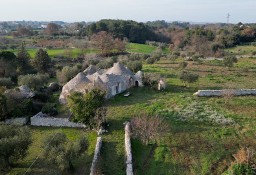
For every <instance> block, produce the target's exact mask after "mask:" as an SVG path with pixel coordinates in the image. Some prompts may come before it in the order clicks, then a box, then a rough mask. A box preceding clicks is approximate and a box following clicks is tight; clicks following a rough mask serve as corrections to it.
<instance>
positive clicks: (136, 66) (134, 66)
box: [127, 61, 142, 73]
mask: <svg viewBox="0 0 256 175" xmlns="http://www.w3.org/2000/svg"><path fill="white" fill-rule="evenodd" d="M127 67H128V68H129V69H130V70H131V71H133V72H134V73H136V72H138V71H139V70H142V62H141V61H129V62H128V63H127Z"/></svg>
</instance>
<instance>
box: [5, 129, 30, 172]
mask: <svg viewBox="0 0 256 175" xmlns="http://www.w3.org/2000/svg"><path fill="white" fill-rule="evenodd" d="M31 142H32V141H31V133H30V132H29V129H28V128H25V127H21V128H19V127H11V126H6V125H0V167H1V168H4V169H6V168H9V167H10V165H11V164H12V163H13V162H15V161H17V160H19V159H22V158H24V157H25V156H26V154H27V151H28V148H29V145H30V144H31Z"/></svg>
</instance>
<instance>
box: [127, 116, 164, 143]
mask: <svg viewBox="0 0 256 175" xmlns="http://www.w3.org/2000/svg"><path fill="white" fill-rule="evenodd" d="M131 129H132V135H133V136H134V137H137V138H139V139H140V140H141V141H142V142H143V143H144V144H146V145H147V144H148V143H149V142H150V141H152V142H156V141H157V139H159V138H160V137H163V136H164V135H165V134H166V133H168V132H169V124H168V123H167V121H166V120H165V119H164V118H162V117H159V116H150V115H147V114H143V115H142V116H137V117H134V118H133V119H132V120H131Z"/></svg>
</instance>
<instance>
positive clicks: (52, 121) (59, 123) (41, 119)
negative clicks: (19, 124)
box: [30, 112, 86, 128]
mask: <svg viewBox="0 0 256 175" xmlns="http://www.w3.org/2000/svg"><path fill="white" fill-rule="evenodd" d="M30 120H31V125H32V126H52V127H71V128H86V125H84V124H81V123H74V122H70V121H69V120H68V119H67V118H54V117H49V116H47V115H46V114H43V113H42V112H39V113H38V114H36V115H35V116H33V117H31V119H30Z"/></svg>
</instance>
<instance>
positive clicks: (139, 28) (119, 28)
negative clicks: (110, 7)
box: [81, 19, 158, 43]
mask: <svg viewBox="0 0 256 175" xmlns="http://www.w3.org/2000/svg"><path fill="white" fill-rule="evenodd" d="M100 31H106V32H109V33H112V34H113V35H114V37H115V38H119V39H123V38H127V39H128V40H129V41H130V42H135V43H145V42H146V40H151V41H153V40H157V39H158V37H157V34H156V33H154V31H153V30H151V29H150V27H149V26H147V25H145V24H144V23H138V22H135V21H131V20H111V19H104V20H100V21H98V22H96V23H92V24H90V25H88V26H87V27H86V28H85V29H84V30H83V31H82V33H81V34H82V35H87V36H91V35H93V34H95V33H98V32H100Z"/></svg>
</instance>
